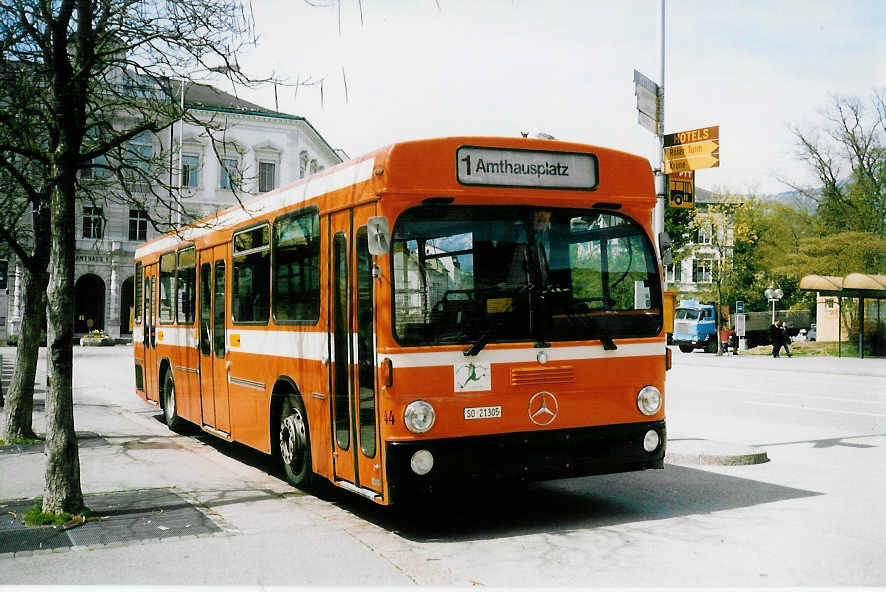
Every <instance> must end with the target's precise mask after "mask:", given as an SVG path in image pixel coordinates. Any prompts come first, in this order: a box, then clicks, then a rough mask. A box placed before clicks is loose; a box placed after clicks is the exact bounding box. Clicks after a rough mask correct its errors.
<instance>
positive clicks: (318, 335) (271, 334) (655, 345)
mask: <svg viewBox="0 0 886 592" xmlns="http://www.w3.org/2000/svg"><path fill="white" fill-rule="evenodd" d="M160 331H162V332H164V335H163V340H162V343H164V344H174V345H186V344H185V343H182V341H185V340H186V342H187V344H189V345H190V347H196V346H197V344H196V339H194V333H193V332H194V330H193V329H192V328H182V329H178V328H172V327H160V328H158V333H159V332H160ZM227 334H228V335H239V336H240V345H239V346H232V345H230V344H228V347H229V348H230V350H231V351H235V352H241V353H248V354H258V355H267V356H278V357H284V358H302V359H306V360H313V361H317V362H323V361H326V359H327V357H328V356H329V350H328V342H329V339H328V335H327V333H326V332H319V331H273V330H267V329H228V330H227ZM353 336H354V338H355V339H356V334H354V335H353ZM159 342H160V341H158V343H159ZM616 345H617V346H618V348H617V349H614V350H606V349H603V346H602V345H577V346H565V347H562V346H561V347H546V348H535V347H522V348H514V349H494V348H486V349H484V350H482V351H481V352H480V353H479V354H477V355H476V356H473V357H471V358H466V357H465V355H464V354H463V353H462V351H461V350H458V351H439V352H414V353H413V352H409V353H390V354H385V353H379V354H377V355H376V358H377V363H378V364H380V363H381V360H382V359H384V358H390V360H391V362H392V363H393V366H394V367H395V368H423V367H429V366H451V365H453V364H458V363H459V362H464V361H474V362H478V363H481V364H521V363H530V362H537V361H538V353H539V352H540V351H542V349H543V350H544V351H545V353H546V355H547V359H548V363H549V364H550V363H557V362H563V361H573V360H586V359H612V358H628V357H641V356H659V355H660V356H664V353H665V344H664V342H663V341H654V342H644V343H617V344H616ZM353 347H354V348H355V350H356V348H357V344H356V341H354V343H353ZM332 361H334V360H332Z"/></svg>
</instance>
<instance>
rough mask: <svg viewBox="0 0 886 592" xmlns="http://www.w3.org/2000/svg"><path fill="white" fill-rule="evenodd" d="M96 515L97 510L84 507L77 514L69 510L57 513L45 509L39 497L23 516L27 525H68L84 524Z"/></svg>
mask: <svg viewBox="0 0 886 592" xmlns="http://www.w3.org/2000/svg"><path fill="white" fill-rule="evenodd" d="M94 515H95V512H93V511H92V510H90V509H89V508H87V507H84V508H83V509H82V510H80V512H79V513H77V514H71V513H69V512H61V513H60V514H56V513H53V512H44V511H43V500H42V499H38V500H37V503H36V504H34V505H33V506H32V507H31V509H30V510H28V511H27V512H25V515H24V516H23V518H24V521H25V525H27V526H66V525H72V524H83V523H84V522H86V521H87V520H89V518H91V517H92V516H94Z"/></svg>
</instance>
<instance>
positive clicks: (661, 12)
mask: <svg viewBox="0 0 886 592" xmlns="http://www.w3.org/2000/svg"><path fill="white" fill-rule="evenodd" d="M658 21H659V28H658V59H659V65H660V72H659V80H658V84H659V96H658V102H659V104H658V129H657V130H656V131H657V133H656V136H657V138H656V139H657V140H658V172H656V176H657V177H663V178H661V179H657V180H656V181H657V182H656V183H655V187H656V200H655V210H654V211H653V215H652V230H653V232H652V235H653V236H654V237H655V242H656V246H658V235H659V233H661V232H664V219H665V207H666V206H667V202H668V181H667V177H666V175H665V173H664V91H665V0H659V1H658Z"/></svg>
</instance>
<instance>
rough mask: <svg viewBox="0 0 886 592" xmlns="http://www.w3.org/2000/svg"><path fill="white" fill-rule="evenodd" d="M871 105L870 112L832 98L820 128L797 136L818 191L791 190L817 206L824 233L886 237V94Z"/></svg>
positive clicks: (850, 100)
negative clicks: (873, 234)
mask: <svg viewBox="0 0 886 592" xmlns="http://www.w3.org/2000/svg"><path fill="white" fill-rule="evenodd" d="M870 102H871V107H872V108H871V109H866V107H865V103H864V101H862V100H861V99H860V98H858V97H834V99H833V104H832V105H831V106H830V108H829V109H828V110H827V111H825V112H823V113H822V117H823V119H824V122H823V123H822V124H821V125H820V126H818V127H816V128H813V129H810V130H805V131H804V130H801V129H800V128H794V130H793V133H794V137H795V138H796V141H797V150H798V156H799V158H800V159H801V160H803V161H804V162H806V163H807V164H808V166H809V168H810V169H811V170H812V172H813V173H814V174H815V177H816V179H817V182H818V184H819V185H818V186H817V187H803V186H800V185H798V184H796V183H790V182H787V184H788V185H790V186H791V187H792V188H793V189H795V190H796V191H799V192H800V193H801V194H802V195H805V196H806V197H809V198H811V199H813V200H814V201H816V202H817V203H818V209H817V213H816V217H817V219H818V220H819V224H820V226H821V230H822V231H823V232H824V233H832V232H846V231H857V232H873V233H875V234H877V235H879V236H886V91H883V90H881V91H875V92H873V93H872V95H871V101H870Z"/></svg>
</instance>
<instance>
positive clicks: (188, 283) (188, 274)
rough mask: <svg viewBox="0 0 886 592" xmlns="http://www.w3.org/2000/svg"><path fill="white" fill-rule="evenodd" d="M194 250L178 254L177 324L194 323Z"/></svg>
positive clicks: (195, 282) (176, 282)
mask: <svg viewBox="0 0 886 592" xmlns="http://www.w3.org/2000/svg"><path fill="white" fill-rule="evenodd" d="M195 265H196V250H195V249H194V248H193V247H190V248H187V249H182V250H181V251H179V252H178V272H177V273H176V276H175V304H176V319H177V320H178V322H179V323H182V324H185V325H191V324H193V323H194V306H195V305H196V303H197V298H196V292H195V290H196V287H197V269H196V267H195Z"/></svg>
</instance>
